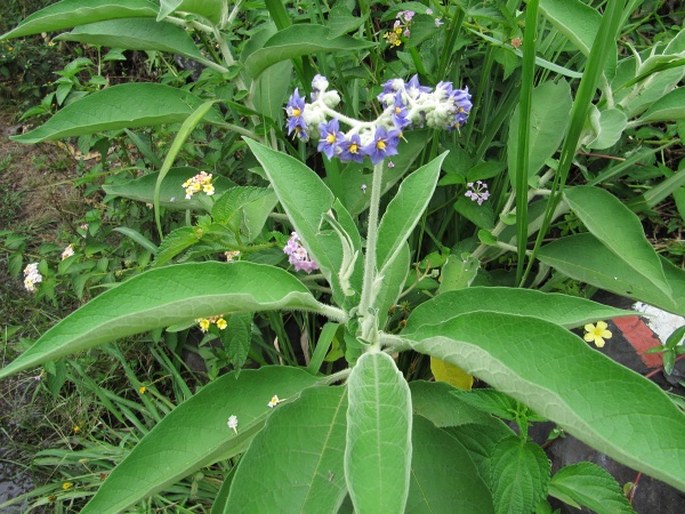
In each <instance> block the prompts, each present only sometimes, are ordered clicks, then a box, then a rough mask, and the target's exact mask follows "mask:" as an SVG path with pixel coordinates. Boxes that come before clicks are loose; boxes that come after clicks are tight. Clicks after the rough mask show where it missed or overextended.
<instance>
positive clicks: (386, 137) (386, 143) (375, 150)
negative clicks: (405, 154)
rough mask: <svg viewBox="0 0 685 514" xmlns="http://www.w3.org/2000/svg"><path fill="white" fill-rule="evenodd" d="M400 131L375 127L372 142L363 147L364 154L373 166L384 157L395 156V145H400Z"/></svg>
mask: <svg viewBox="0 0 685 514" xmlns="http://www.w3.org/2000/svg"><path fill="white" fill-rule="evenodd" d="M400 133H401V132H400V131H399V130H396V129H392V130H385V128H383V127H377V128H376V133H375V134H374V136H373V141H371V142H370V143H369V144H368V145H366V146H365V147H364V153H365V154H366V155H368V156H369V157H370V158H371V162H372V163H373V164H374V165H375V164H378V163H379V162H381V161H382V160H383V159H385V158H386V157H389V156H391V155H397V145H398V144H399V143H400Z"/></svg>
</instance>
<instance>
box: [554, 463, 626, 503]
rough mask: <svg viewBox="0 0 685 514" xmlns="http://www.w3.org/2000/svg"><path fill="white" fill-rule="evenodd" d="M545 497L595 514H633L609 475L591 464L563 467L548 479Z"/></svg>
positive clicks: (619, 487) (604, 470)
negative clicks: (575, 505)
mask: <svg viewBox="0 0 685 514" xmlns="http://www.w3.org/2000/svg"><path fill="white" fill-rule="evenodd" d="M549 495H550V496H554V497H555V498H558V499H560V500H561V501H563V502H565V503H570V504H571V505H573V504H574V503H575V504H577V505H582V506H584V507H588V508H590V509H592V511H593V512H595V513H596V514H633V513H634V512H635V511H634V510H633V508H632V507H631V505H630V503H629V502H628V499H627V498H626V496H625V495H624V494H623V490H622V489H621V486H620V485H619V484H618V482H616V479H615V478H614V477H612V476H611V475H610V474H609V472H608V471H607V470H606V469H604V468H602V467H600V466H598V465H597V464H594V463H592V462H579V463H577V464H570V465H568V466H564V467H563V468H561V469H560V470H559V471H557V472H556V474H555V475H554V476H553V477H552V480H551V482H550V483H549Z"/></svg>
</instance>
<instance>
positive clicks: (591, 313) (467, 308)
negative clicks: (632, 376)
mask: <svg viewBox="0 0 685 514" xmlns="http://www.w3.org/2000/svg"><path fill="white" fill-rule="evenodd" d="M476 310H487V311H493V312H501V313H506V314H520V315H522V316H534V317H537V318H540V319H544V320H547V321H551V322H553V323H556V324H557V325H561V326H563V327H567V328H573V327H580V326H582V325H585V324H586V323H590V322H593V321H597V320H603V319H611V318H615V317H618V316H631V315H634V312H633V311H629V310H623V309H617V308H615V307H610V306H608V305H602V304H601V303H597V302H593V301H592V300H587V299H585V298H578V297H575V296H568V295H565V294H561V293H543V292H542V291H536V290H533V289H518V288H509V287H480V286H479V287H470V288H467V289H459V290H456V291H447V292H445V293H443V294H440V295H438V296H436V297H434V298H432V299H430V300H429V301H427V302H424V303H422V304H421V305H419V306H418V307H416V308H415V309H414V310H413V311H412V313H411V315H410V316H409V319H407V325H406V327H405V329H404V330H403V332H402V334H403V335H405V334H406V335H407V336H408V337H409V338H411V337H412V335H411V334H412V333H414V332H416V331H418V329H419V327H420V326H421V325H437V324H440V323H443V322H445V321H446V320H447V319H450V318H451V317H454V316H458V315H461V314H463V313H466V312H471V311H476Z"/></svg>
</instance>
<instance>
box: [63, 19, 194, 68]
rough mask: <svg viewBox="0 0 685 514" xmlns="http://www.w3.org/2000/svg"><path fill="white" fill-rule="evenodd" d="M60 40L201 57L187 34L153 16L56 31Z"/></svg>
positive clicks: (100, 22) (102, 22)
mask: <svg viewBox="0 0 685 514" xmlns="http://www.w3.org/2000/svg"><path fill="white" fill-rule="evenodd" d="M55 39H58V40H62V41H77V42H79V43H85V44H88V45H94V46H106V47H109V48H125V49H128V50H158V51H160V52H170V53H174V54H179V55H183V56H185V57H190V58H191V59H195V60H200V61H202V60H204V57H203V56H202V54H201V53H200V50H199V49H198V48H197V46H196V45H195V43H194V42H193V39H192V38H191V37H190V35H189V34H188V33H187V32H186V31H185V30H183V29H182V28H181V27H179V26H177V25H172V24H170V23H159V22H156V21H155V20H154V19H153V18H123V19H118V20H106V21H99V22H96V23H89V24H87V25H81V26H79V27H76V28H75V29H74V30H72V31H71V32H67V33H65V34H60V35H59V36H58V37H57V38H55Z"/></svg>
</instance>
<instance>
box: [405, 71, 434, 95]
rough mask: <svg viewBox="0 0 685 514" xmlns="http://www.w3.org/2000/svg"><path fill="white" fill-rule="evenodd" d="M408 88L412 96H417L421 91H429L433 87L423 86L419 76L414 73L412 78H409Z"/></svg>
mask: <svg viewBox="0 0 685 514" xmlns="http://www.w3.org/2000/svg"><path fill="white" fill-rule="evenodd" d="M406 90H407V93H408V94H409V96H411V97H412V98H416V97H417V96H419V93H429V92H430V90H431V88H429V87H427V86H422V85H421V84H420V83H419V76H418V75H414V76H413V77H412V78H410V79H409V82H407V85H406Z"/></svg>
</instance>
